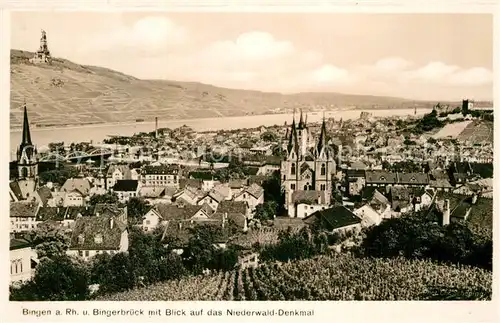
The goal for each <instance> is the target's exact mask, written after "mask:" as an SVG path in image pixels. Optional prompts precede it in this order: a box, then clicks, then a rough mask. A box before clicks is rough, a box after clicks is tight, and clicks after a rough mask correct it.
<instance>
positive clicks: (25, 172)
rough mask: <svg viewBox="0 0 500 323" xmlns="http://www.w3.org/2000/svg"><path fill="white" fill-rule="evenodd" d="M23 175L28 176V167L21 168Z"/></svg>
mask: <svg viewBox="0 0 500 323" xmlns="http://www.w3.org/2000/svg"><path fill="white" fill-rule="evenodd" d="M21 176H22V177H28V168H26V167H23V168H22V169H21Z"/></svg>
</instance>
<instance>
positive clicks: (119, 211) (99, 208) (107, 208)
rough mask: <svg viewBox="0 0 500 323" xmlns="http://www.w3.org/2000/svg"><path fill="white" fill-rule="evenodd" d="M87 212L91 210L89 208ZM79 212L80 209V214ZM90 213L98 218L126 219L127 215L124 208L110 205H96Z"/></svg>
mask: <svg viewBox="0 0 500 323" xmlns="http://www.w3.org/2000/svg"><path fill="white" fill-rule="evenodd" d="M81 208H82V207H81ZM83 208H86V207H83ZM87 210H91V208H88V209H87ZM81 211H82V209H81V210H80V212H81ZM92 211H93V214H94V215H99V216H116V217H121V216H125V218H126V215H127V214H126V213H127V210H126V207H120V206H118V205H116V204H111V203H99V204H96V205H95V207H94V208H93V209H92Z"/></svg>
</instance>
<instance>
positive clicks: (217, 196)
mask: <svg viewBox="0 0 500 323" xmlns="http://www.w3.org/2000/svg"><path fill="white" fill-rule="evenodd" d="M207 196H208V197H210V198H211V199H213V200H214V201H216V202H217V203H220V202H222V201H224V196H223V195H222V194H221V193H219V192H218V191H215V190H211V191H210V192H208V193H206V194H205V195H204V196H203V197H201V198H199V199H198V202H199V201H201V200H203V199H204V198H206V197H207Z"/></svg>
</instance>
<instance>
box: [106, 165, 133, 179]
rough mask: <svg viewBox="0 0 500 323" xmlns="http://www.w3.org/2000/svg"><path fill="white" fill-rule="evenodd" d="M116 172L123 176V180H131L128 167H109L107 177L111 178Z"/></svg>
mask: <svg viewBox="0 0 500 323" xmlns="http://www.w3.org/2000/svg"><path fill="white" fill-rule="evenodd" d="M116 170H119V171H120V172H121V173H122V174H123V179H132V172H131V171H130V168H129V167H128V165H111V166H110V167H109V168H108V171H107V173H106V174H107V176H108V177H111V176H112V175H113V173H114V172H115V171H116Z"/></svg>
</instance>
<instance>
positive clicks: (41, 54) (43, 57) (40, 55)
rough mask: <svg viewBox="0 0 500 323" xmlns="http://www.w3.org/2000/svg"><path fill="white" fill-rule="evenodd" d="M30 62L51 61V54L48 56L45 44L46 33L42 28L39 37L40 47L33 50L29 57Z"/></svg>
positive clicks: (47, 47)
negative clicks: (30, 57)
mask: <svg viewBox="0 0 500 323" xmlns="http://www.w3.org/2000/svg"><path fill="white" fill-rule="evenodd" d="M30 62H31V63H34V64H37V63H51V62H52V56H50V51H49V46H48V45H47V33H46V32H45V30H42V36H41V37H40V48H39V49H38V50H37V51H36V52H35V55H34V56H33V58H32V59H30Z"/></svg>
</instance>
